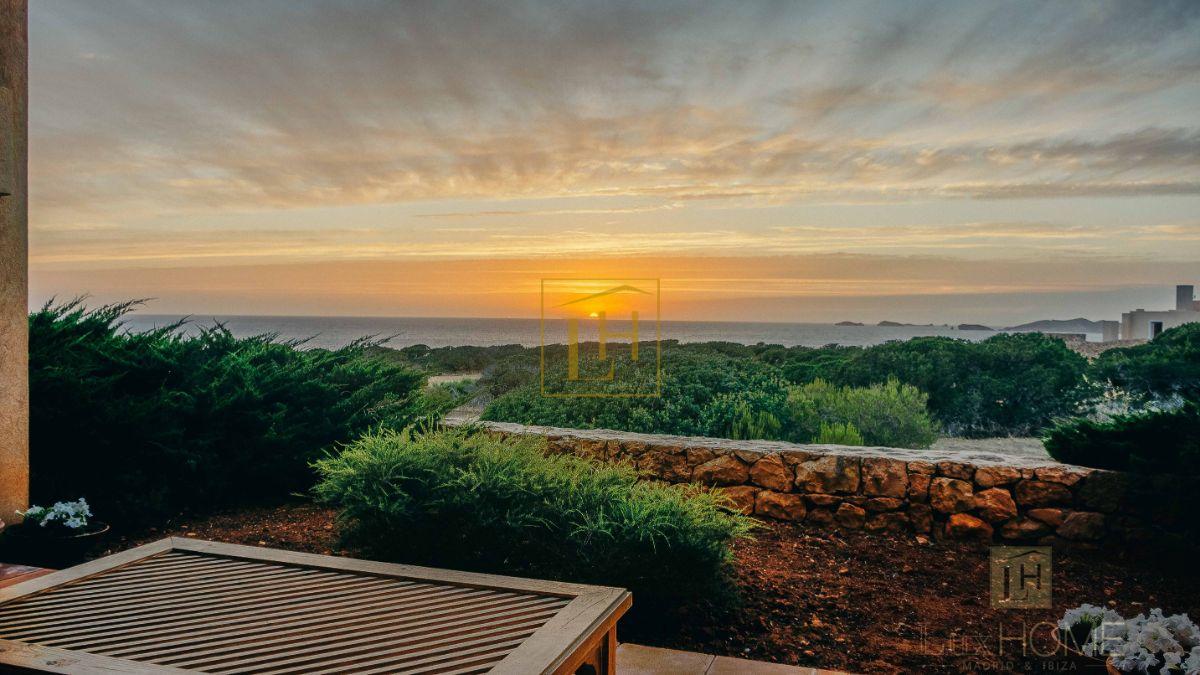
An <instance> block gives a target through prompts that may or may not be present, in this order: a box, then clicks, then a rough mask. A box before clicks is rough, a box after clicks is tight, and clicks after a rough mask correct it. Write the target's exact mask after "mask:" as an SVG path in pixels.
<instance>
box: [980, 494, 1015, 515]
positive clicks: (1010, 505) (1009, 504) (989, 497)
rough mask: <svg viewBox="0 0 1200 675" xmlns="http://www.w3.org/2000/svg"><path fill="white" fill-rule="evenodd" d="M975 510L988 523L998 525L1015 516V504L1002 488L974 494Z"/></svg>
mask: <svg viewBox="0 0 1200 675" xmlns="http://www.w3.org/2000/svg"><path fill="white" fill-rule="evenodd" d="M975 508H976V509H977V510H978V511H979V515H981V516H983V519H984V520H986V521H988V522H989V523H999V522H1002V521H1005V520H1008V519H1010V518H1015V517H1016V515H1017V504H1016V502H1014V501H1013V498H1012V495H1010V494H1008V490H1005V489H1004V488H989V489H987V490H984V491H983V492H977V493H975Z"/></svg>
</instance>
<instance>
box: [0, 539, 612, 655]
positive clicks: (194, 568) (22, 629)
mask: <svg viewBox="0 0 1200 675" xmlns="http://www.w3.org/2000/svg"><path fill="white" fill-rule="evenodd" d="M626 607H628V593H625V592H624V591H621V590H619V589H609V588H602V587H596V586H586V585H581V584H569V583H560V582H544V581H535V580H530V579H519V578H516V577H503V576H494V575H483V574H472V573H467V572H455V571H450V570H438V569H432V568H426V567H415V566H409V565H393V564H388V563H377V562H371V561H365V560H353V559H348V558H336V557H332V556H317V555H311V554H300V553H292V552H288V551H277V550H272V549H260V548H252V547H247V546H237V545H231V544H218V543H214V542H204V541H196V540H192V539H171V540H164V541H162V542H155V543H154V544H150V545H146V546H142V547H139V548H137V549H133V550H131V551H126V552H123V553H121V554H117V555H115V556H109V557H108V558H103V559H100V560H96V561H92V562H91V563H87V564H85V565H81V566H79V567H76V568H72V569H71V570H63V571H61V572H56V573H53V574H49V575H47V576H45V577H42V578H39V579H33V580H30V581H27V582H24V583H20V584H16V585H14V586H13V587H11V588H6V589H0V664H8V665H13V666H19V667H25V668H30V669H34V670H43V671H45V672H84V671H89V672H90V671H91V670H96V671H105V672H119V673H123V672H128V673H135V672H136V673H142V672H145V673H150V672H210V673H261V674H263V675H267V674H272V675H274V674H281V673H306V674H311V673H414V674H415V673H428V674H430V675H433V674H434V673H438V674H445V675H465V674H466V673H483V672H503V673H520V674H521V675H528V674H530V673H554V672H557V671H556V669H558V668H561V667H565V666H564V664H566V663H568V662H574V661H572V659H574V660H575V661H578V659H579V658H581V657H580V656H579V654H577V653H576V652H580V653H582V650H584V648H585V647H586V648H587V649H592V650H594V649H595V646H596V645H597V644H599V643H598V642H597V640H599V639H601V638H602V637H603V635H600V634H598V633H597V631H605V630H610V629H611V625H612V624H613V623H615V620H616V616H618V615H619V614H620V613H622V612H623V611H624V609H625V608H626ZM60 663H61V664H71V666H72V668H73V669H69V670H62V669H59V670H56V669H55V668H57V667H58V666H57V665H56V664H60ZM0 669H2V668H0Z"/></svg>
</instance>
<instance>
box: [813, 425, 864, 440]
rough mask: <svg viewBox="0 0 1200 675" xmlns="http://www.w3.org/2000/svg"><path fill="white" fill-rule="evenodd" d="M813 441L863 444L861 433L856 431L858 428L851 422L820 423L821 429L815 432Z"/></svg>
mask: <svg viewBox="0 0 1200 675" xmlns="http://www.w3.org/2000/svg"><path fill="white" fill-rule="evenodd" d="M813 443H832V444H835V445H865V443H864V442H863V437H862V434H860V433H858V429H855V428H854V425H853V424H850V423H849V422H846V423H845V424H840V423H838V422H834V423H833V424H825V423H824V422H822V423H821V429H820V430H819V431H818V432H817V437H816V438H815V439H813Z"/></svg>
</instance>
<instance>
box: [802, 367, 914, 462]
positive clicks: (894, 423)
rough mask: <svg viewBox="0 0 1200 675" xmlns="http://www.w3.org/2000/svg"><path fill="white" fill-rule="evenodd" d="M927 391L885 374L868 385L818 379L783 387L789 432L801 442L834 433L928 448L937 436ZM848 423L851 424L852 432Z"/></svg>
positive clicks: (877, 442) (875, 442) (873, 442)
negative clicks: (879, 381)
mask: <svg viewBox="0 0 1200 675" xmlns="http://www.w3.org/2000/svg"><path fill="white" fill-rule="evenodd" d="M927 398H928V397H927V396H926V395H925V394H924V393H923V392H921V391H920V390H918V389H917V388H916V387H913V386H911V385H907V384H900V383H899V382H897V381H896V380H895V379H890V380H888V381H887V382H884V383H883V384H874V385H871V386H868V387H835V386H833V385H831V384H828V383H827V382H825V381H823V380H816V381H815V382H810V383H809V384H806V385H801V386H797V387H792V388H791V390H790V391H789V393H788V408H789V415H788V420H789V423H790V438H791V439H792V440H795V441H797V442H800V443H806V442H813V443H834V442H836V441H830V440H824V441H823V440H819V439H820V438H828V437H831V435H832V434H836V433H839V432H837V431H836V430H835V429H836V428H840V429H842V431H841V433H843V434H845V435H846V436H847V437H849V438H855V437H856V436H857V438H858V442H857V443H847V445H863V444H864V443H866V444H869V445H885V446H891V447H896V448H927V447H929V446H930V445H931V444H932V443H933V442H934V441H935V440H937V425H936V424H935V423H934V422H933V420H932V419H930V417H929V413H928V411H926V409H925V402H926V400H927ZM847 427H849V428H850V429H853V430H854V434H853V435H851V434H850V432H849V429H847Z"/></svg>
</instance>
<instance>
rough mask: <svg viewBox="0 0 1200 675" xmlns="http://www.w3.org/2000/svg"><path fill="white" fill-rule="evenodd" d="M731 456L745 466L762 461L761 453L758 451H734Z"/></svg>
mask: <svg viewBox="0 0 1200 675" xmlns="http://www.w3.org/2000/svg"><path fill="white" fill-rule="evenodd" d="M733 456H734V457H737V458H738V459H740V460H742V461H743V462H745V463H747V464H753V463H755V462H757V461H758V460H760V459H762V456H763V453H762V452H761V451H759V450H734V451H733Z"/></svg>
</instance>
